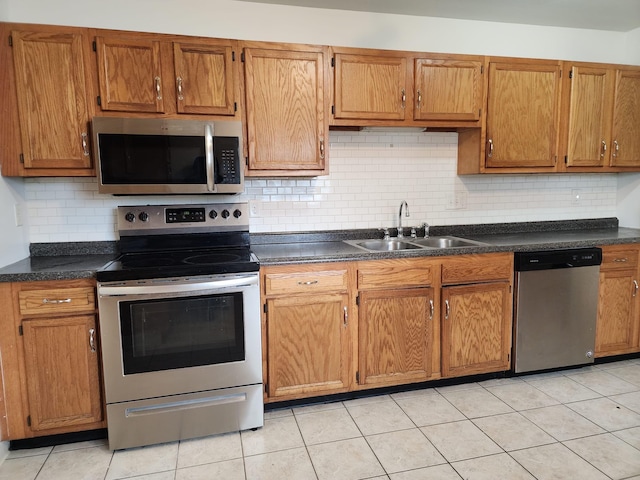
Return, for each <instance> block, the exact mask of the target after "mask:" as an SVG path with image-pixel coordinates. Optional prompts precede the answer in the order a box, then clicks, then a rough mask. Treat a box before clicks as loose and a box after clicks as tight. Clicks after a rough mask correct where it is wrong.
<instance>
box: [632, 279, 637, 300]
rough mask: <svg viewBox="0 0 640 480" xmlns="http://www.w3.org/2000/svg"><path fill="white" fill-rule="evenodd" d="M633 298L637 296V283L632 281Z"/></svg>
mask: <svg viewBox="0 0 640 480" xmlns="http://www.w3.org/2000/svg"><path fill="white" fill-rule="evenodd" d="M633 289H634V290H633V296H634V297H637V296H638V281H637V280H634V281H633Z"/></svg>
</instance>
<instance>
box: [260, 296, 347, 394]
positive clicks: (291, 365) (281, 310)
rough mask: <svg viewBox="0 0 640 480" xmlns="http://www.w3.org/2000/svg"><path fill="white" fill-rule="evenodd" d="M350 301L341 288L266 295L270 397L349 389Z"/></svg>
mask: <svg viewBox="0 0 640 480" xmlns="http://www.w3.org/2000/svg"><path fill="white" fill-rule="evenodd" d="M348 305H349V303H348V295H347V294H342V293H337V294H315V295H310V296H297V297H296V296H289V297H282V298H279V297H278V298H272V299H270V300H267V307H268V313H267V363H268V381H267V383H268V392H267V393H268V395H269V396H270V397H283V396H296V395H301V394H308V393H316V394H318V395H321V394H324V393H335V392H336V391H346V390H347V388H348V385H349V378H350V371H351V369H350V363H349V358H350V357H349V352H350V345H349V340H348V338H349V330H348V325H349V316H348Z"/></svg>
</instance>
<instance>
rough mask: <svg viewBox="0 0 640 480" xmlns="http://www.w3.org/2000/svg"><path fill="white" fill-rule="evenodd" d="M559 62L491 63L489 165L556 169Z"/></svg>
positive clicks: (488, 125)
mask: <svg viewBox="0 0 640 480" xmlns="http://www.w3.org/2000/svg"><path fill="white" fill-rule="evenodd" d="M559 105H560V66H559V65H537V64H533V63H532V64H520V63H497V62H496V63H493V62H492V63H490V65H489V90H488V103H487V145H486V149H485V157H486V158H485V166H486V167H519V168H523V169H524V168H536V167H554V166H555V165H556V162H557V137H558V133H557V132H558V111H559Z"/></svg>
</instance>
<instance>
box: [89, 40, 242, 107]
mask: <svg viewBox="0 0 640 480" xmlns="http://www.w3.org/2000/svg"><path fill="white" fill-rule="evenodd" d="M233 48H234V42H233V41H232V40H218V39H199V38H196V37H193V38H192V39H188V37H187V38H185V37H171V36H168V35H147V34H137V35H118V34H100V35H97V36H96V37H95V50H96V55H97V62H98V78H99V86H100V97H99V103H100V106H101V109H102V110H103V111H120V112H147V113H167V114H172V113H178V114H203V115H234V114H235V111H236V106H237V104H236V102H235V100H234V98H235V90H234V89H235V82H234V68H233V60H234V58H235V54H234V50H233Z"/></svg>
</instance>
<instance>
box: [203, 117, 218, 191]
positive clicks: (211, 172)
mask: <svg viewBox="0 0 640 480" xmlns="http://www.w3.org/2000/svg"><path fill="white" fill-rule="evenodd" d="M204 155H205V166H206V172H207V190H208V191H209V192H211V193H215V192H216V183H215V178H216V172H215V161H214V158H213V125H211V124H207V125H205V127H204Z"/></svg>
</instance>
